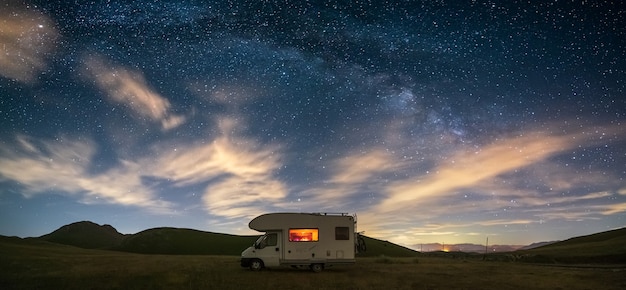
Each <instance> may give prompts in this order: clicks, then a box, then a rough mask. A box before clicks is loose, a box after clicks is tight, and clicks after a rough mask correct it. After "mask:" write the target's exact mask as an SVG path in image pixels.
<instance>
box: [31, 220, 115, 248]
mask: <svg viewBox="0 0 626 290" xmlns="http://www.w3.org/2000/svg"><path fill="white" fill-rule="evenodd" d="M124 238H125V236H124V235H123V234H120V233H119V232H118V231H117V230H116V229H115V228H113V227H112V226H110V225H102V226H101V225H98V224H96V223H93V222H89V221H81V222H76V223H72V224H69V225H65V226H62V227H60V228H59V229H58V230H56V231H54V232H52V233H49V234H47V235H43V236H41V237H39V239H40V240H44V241H48V242H53V243H57V244H64V245H71V246H76V247H79V248H85V249H108V248H111V247H113V246H116V245H118V244H120V243H121V242H122V241H123V240H124Z"/></svg>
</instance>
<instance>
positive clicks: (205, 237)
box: [35, 221, 419, 257]
mask: <svg viewBox="0 0 626 290" xmlns="http://www.w3.org/2000/svg"><path fill="white" fill-rule="evenodd" d="M257 238H258V236H238V235H229V234H220V233H212V232H204V231H198V230H192V229H181V228H167V227H164V228H154V229H149V230H145V231H142V232H139V233H136V234H132V235H123V234H120V233H119V232H118V231H117V230H115V229H114V228H113V227H112V226H110V225H102V226H100V225H98V224H95V223H92V222H85V221H83V222H77V223H73V224H69V225H66V226H63V227H61V228H59V229H58V230H56V231H54V232H52V233H50V234H47V235H44V236H41V237H39V238H35V239H37V240H43V241H47V242H52V243H57V244H64V245H71V246H76V247H80V248H86V249H96V248H97V249H108V250H116V251H122V252H130V253H141V254H172V255H240V254H241V252H242V251H243V250H245V249H246V248H247V247H249V246H251V245H252V243H254V241H255V240H256V239H257ZM363 238H364V240H365V243H366V246H367V251H366V252H364V253H359V255H358V256H360V257H372V256H387V257H413V256H417V255H419V252H417V251H414V250H412V249H409V248H406V247H402V246H399V245H397V244H394V243H391V242H388V241H382V240H378V239H374V238H369V237H366V236H363Z"/></svg>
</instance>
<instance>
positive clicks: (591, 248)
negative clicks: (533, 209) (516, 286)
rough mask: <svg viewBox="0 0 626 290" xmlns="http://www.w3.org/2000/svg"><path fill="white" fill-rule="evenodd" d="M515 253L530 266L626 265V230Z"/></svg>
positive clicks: (588, 236) (602, 233)
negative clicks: (560, 264) (550, 264)
mask: <svg viewBox="0 0 626 290" xmlns="http://www.w3.org/2000/svg"><path fill="white" fill-rule="evenodd" d="M516 253H519V254H521V257H522V258H521V260H522V261H528V262H548V263H576V264H583V263H620V264H626V228H621V229H617V230H611V231H607V232H601V233H596V234H592V235H587V236H581V237H576V238H571V239H568V240H565V241H561V242H556V243H553V244H549V245H546V246H542V247H538V248H534V249H530V250H521V251H517V252H516Z"/></svg>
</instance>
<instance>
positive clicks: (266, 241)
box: [255, 234, 278, 249]
mask: <svg viewBox="0 0 626 290" xmlns="http://www.w3.org/2000/svg"><path fill="white" fill-rule="evenodd" d="M277 242H278V236H277V235H276V234H266V235H264V236H262V237H261V238H260V239H259V241H258V242H257V245H256V246H255V247H256V248H257V249H263V248H265V247H267V246H276V244H277Z"/></svg>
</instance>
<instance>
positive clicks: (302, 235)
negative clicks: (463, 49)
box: [289, 229, 319, 242]
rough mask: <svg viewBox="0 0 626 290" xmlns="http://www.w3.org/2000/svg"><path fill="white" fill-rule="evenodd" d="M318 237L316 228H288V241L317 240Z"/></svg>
mask: <svg viewBox="0 0 626 290" xmlns="http://www.w3.org/2000/svg"><path fill="white" fill-rule="evenodd" d="M318 239H319V230H318V229H289V241H290V242H317V241H318Z"/></svg>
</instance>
